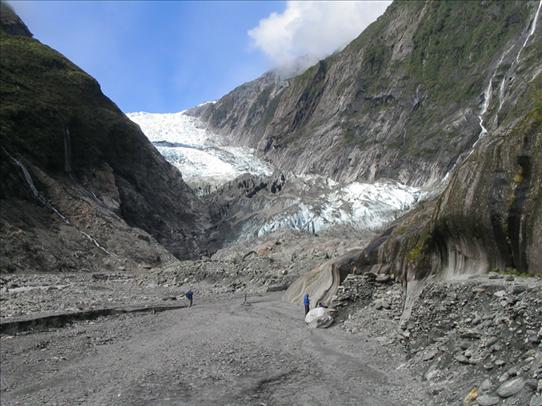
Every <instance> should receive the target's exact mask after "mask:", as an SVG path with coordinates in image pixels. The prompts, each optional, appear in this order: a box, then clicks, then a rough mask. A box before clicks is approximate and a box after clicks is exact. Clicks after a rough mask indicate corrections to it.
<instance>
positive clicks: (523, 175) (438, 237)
mask: <svg viewBox="0 0 542 406" xmlns="http://www.w3.org/2000/svg"><path fill="white" fill-rule="evenodd" d="M541 4H542V3H541V2H538V1H530V2H523V1H521V2H519V1H516V2H513V1H510V2H479V3H469V7H464V5H463V4H460V3H457V2H396V3H394V4H392V5H391V6H390V7H389V8H388V10H387V11H386V13H385V14H384V15H383V16H382V17H380V18H379V19H378V20H377V21H376V22H375V23H374V24H372V25H371V26H370V27H368V28H367V29H366V30H365V31H364V32H363V33H362V34H361V35H360V36H359V37H358V38H357V39H356V40H354V41H353V42H352V43H351V44H350V45H348V46H347V47H346V48H345V49H344V50H343V51H341V52H338V53H336V54H334V55H332V56H331V57H329V58H327V59H325V60H323V61H320V62H319V63H318V64H317V65H315V66H313V67H312V68H310V69H308V70H307V71H306V72H304V73H303V74H301V75H299V76H297V77H294V78H292V79H289V80H286V81H281V80H279V79H277V77H276V76H274V75H273V74H267V75H265V76H263V77H262V78H260V79H258V80H256V81H253V82H250V83H248V84H245V85H243V86H241V87H239V88H237V89H235V90H234V91H232V92H231V93H229V94H228V95H226V96H224V97H223V98H222V99H220V100H219V101H217V102H216V103H214V104H212V105H205V106H200V107H198V108H196V109H193V110H192V112H191V113H192V114H194V115H197V116H199V117H201V118H202V119H203V120H206V121H207V122H208V123H209V124H210V125H211V126H213V128H214V129H215V131H220V132H222V133H223V134H225V135H226V136H229V137H230V138H231V139H232V140H233V141H234V142H237V143H238V144H242V145H249V146H252V147H255V148H257V149H258V150H259V151H260V154H261V155H262V156H265V157H266V158H268V159H270V160H271V161H272V162H274V163H275V164H276V165H277V166H278V167H279V168H281V169H289V170H293V171H294V172H297V173H319V174H325V175H328V176H331V177H333V178H335V179H339V180H343V181H344V180H351V179H363V180H377V179H381V178H383V177H390V178H393V179H395V180H398V181H401V182H406V183H407V184H410V185H424V186H425V187H426V188H427V189H428V190H430V191H432V195H433V196H434V197H433V198H432V199H430V200H429V201H427V202H425V203H424V204H423V205H421V207H419V208H418V209H417V210H416V211H414V212H413V213H412V214H410V215H408V216H406V217H405V218H403V219H401V220H400V221H398V222H397V223H396V224H395V225H394V226H393V227H392V228H390V229H389V230H387V231H386V232H385V233H384V234H383V235H382V236H380V237H378V238H377V239H376V240H375V241H374V242H373V243H372V244H371V245H370V246H369V247H368V248H367V250H366V252H365V254H364V255H363V256H362V257H361V258H360V259H359V261H358V262H359V264H358V265H359V266H361V267H363V269H371V270H373V271H379V272H395V273H397V274H400V275H401V276H402V277H403V278H404V279H405V280H414V279H419V278H423V277H424V276H427V275H429V274H430V273H442V274H445V275H447V276H448V277H452V278H453V277H457V276H461V275H464V274H469V273H478V272H487V271H488V270H491V269H494V268H497V269H501V270H503V269H506V268H513V269H517V270H520V271H525V272H540V270H541V269H542V259H541V258H540V254H539V247H540V246H542V240H541V234H540V230H541V229H542V226H541V219H540V218H541V217H540V216H541V215H540V212H541V205H542V204H541V201H542V200H541V190H540V184H541V179H540V174H541V173H542V170H541V168H540V162H542V156H541V155H540V152H541V151H542V148H541V145H540V140H541V139H542V137H541V123H540V100H541V79H540V73H541V71H542V64H541V63H540V61H541V60H542V41H540V35H541V33H540V24H538V22H539V20H540V5H541ZM442 190H444V191H443V192H442V194H440V192H441V191H442Z"/></svg>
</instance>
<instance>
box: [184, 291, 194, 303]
mask: <svg viewBox="0 0 542 406" xmlns="http://www.w3.org/2000/svg"><path fill="white" fill-rule="evenodd" d="M185 296H186V298H187V299H188V303H189V304H188V307H192V298H193V297H194V293H192V291H191V290H189V291H188V292H186V294H185Z"/></svg>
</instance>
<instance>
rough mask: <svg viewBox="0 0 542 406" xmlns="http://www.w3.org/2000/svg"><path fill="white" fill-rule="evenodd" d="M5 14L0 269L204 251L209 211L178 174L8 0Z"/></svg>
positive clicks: (94, 264)
mask: <svg viewBox="0 0 542 406" xmlns="http://www.w3.org/2000/svg"><path fill="white" fill-rule="evenodd" d="M1 22H2V25H1V30H0V47H1V54H2V57H1V58H0V74H1V77H2V85H1V87H0V99H1V100H2V103H1V107H0V123H1V124H0V125H1V127H0V134H1V135H0V141H1V147H0V155H1V159H0V167H1V171H2V178H1V180H0V204H1V212H2V215H1V217H0V220H1V223H0V225H1V228H0V241H1V243H0V245H1V258H2V262H1V263H0V266H1V268H2V270H3V271H6V270H7V271H14V270H17V269H24V270H36V271H43V270H47V271H54V270H69V269H72V270H76V269H81V268H83V269H90V268H100V267H101V266H104V263H108V264H109V265H111V264H116V263H124V262H125V261H135V262H137V263H140V264H141V263H147V264H156V263H159V262H162V261H169V260H171V259H172V258H173V257H172V255H171V254H174V255H175V256H177V257H191V256H197V255H198V254H199V253H201V252H202V251H203V250H204V249H205V247H204V244H203V234H204V230H205V229H204V227H206V225H207V221H208V220H207V216H206V214H205V213H202V212H201V211H200V207H201V203H200V202H199V200H198V199H197V198H196V197H195V196H194V194H193V192H192V191H191V189H190V188H188V187H187V186H186V185H185V183H184V182H183V180H182V177H181V174H180V172H179V171H178V170H177V169H175V168H174V167H172V166H171V165H170V164H169V163H168V162H166V160H165V159H164V158H163V157H162V156H161V155H160V154H159V153H158V151H157V150H156V149H155V148H154V147H153V146H152V145H151V143H150V142H149V141H148V140H147V138H146V137H145V136H144V135H143V133H142V132H141V130H140V129H139V127H138V126H137V125H135V124H134V123H132V122H131V121H130V120H129V119H128V118H127V117H126V116H125V115H124V114H123V113H122V112H121V111H120V110H119V109H118V107H117V106H116V105H115V104H114V103H113V102H111V101H110V100H109V99H108V98H107V97H106V96H104V95H103V94H102V92H101V90H100V86H99V84H98V83H97V82H96V81H95V80H94V79H93V78H92V77H90V76H89V75H88V74H86V73H85V72H83V71H82V70H81V69H79V68H78V67H77V66H75V65H74V64H73V63H71V62H70V61H69V60H67V59H66V58H65V57H63V56H62V55H61V54H59V53H58V52H56V51H54V50H53V49H51V48H49V47H47V46H46V45H43V44H41V43H40V42H39V41H37V40H35V39H33V38H32V36H31V34H30V32H29V30H28V29H27V28H26V26H25V25H24V24H23V23H22V22H21V20H20V19H19V18H18V17H17V16H16V15H15V13H14V12H13V11H12V10H11V9H10V8H9V6H7V5H6V4H4V3H2V19H1ZM164 247H166V248H167V250H166V249H164Z"/></svg>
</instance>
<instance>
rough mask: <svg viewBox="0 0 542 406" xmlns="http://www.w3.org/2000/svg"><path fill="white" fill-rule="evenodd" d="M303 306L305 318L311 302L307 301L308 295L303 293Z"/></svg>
mask: <svg viewBox="0 0 542 406" xmlns="http://www.w3.org/2000/svg"><path fill="white" fill-rule="evenodd" d="M303 304H304V305H305V316H306V315H307V313H308V312H309V306H310V304H311V300H310V299H309V294H308V293H305V296H304V297H303Z"/></svg>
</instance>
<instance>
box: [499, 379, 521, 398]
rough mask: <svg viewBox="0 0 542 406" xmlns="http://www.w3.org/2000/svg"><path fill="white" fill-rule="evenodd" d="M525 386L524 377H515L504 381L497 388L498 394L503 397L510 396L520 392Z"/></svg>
mask: <svg viewBox="0 0 542 406" xmlns="http://www.w3.org/2000/svg"><path fill="white" fill-rule="evenodd" d="M524 386H525V381H524V380H523V378H515V379H511V380H509V381H506V382H505V383H503V384H502V385H501V386H499V388H498V389H497V394H498V395H499V396H500V397H502V398H508V397H510V396H512V395H515V394H516V393H518V392H520V391H521V390H522V389H523V387H524Z"/></svg>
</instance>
